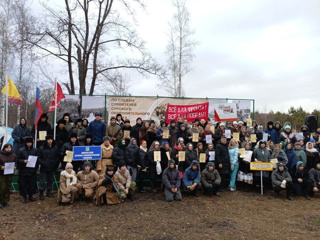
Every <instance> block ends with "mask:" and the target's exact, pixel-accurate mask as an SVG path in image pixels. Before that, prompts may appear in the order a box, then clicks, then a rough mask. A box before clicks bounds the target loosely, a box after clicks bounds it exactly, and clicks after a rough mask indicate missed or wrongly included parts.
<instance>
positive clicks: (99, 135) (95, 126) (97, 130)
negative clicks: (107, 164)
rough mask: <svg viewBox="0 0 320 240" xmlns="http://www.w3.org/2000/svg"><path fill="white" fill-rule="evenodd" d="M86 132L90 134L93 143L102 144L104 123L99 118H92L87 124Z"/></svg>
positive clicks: (104, 131) (104, 129) (104, 130)
mask: <svg viewBox="0 0 320 240" xmlns="http://www.w3.org/2000/svg"><path fill="white" fill-rule="evenodd" d="M88 133H91V134H92V143H93V144H102V143H103V137H104V136H105V135H106V125H105V124H104V122H102V121H101V120H99V121H96V120H93V121H92V122H90V124H89V127H88Z"/></svg>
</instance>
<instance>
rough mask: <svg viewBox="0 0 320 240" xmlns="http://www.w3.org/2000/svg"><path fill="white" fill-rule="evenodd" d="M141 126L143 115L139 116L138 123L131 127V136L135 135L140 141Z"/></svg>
mask: <svg viewBox="0 0 320 240" xmlns="http://www.w3.org/2000/svg"><path fill="white" fill-rule="evenodd" d="M140 128H142V119H141V117H138V118H137V119H136V125H134V126H133V127H132V128H131V131H130V136H131V137H134V138H135V139H137V141H138V142H139V143H140V142H141V140H142V139H140V138H139V131H140Z"/></svg>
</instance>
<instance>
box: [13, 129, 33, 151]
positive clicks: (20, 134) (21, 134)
mask: <svg viewBox="0 0 320 240" xmlns="http://www.w3.org/2000/svg"><path fill="white" fill-rule="evenodd" d="M11 135H12V138H13V139H14V141H13V152H14V154H16V155H17V154H18V152H19V149H20V148H23V147H24V144H25V143H24V140H25V138H26V137H30V136H31V130H30V128H29V127H27V126H25V127H22V126H21V124H19V125H17V126H16V127H15V128H14V129H13V131H12V134H11ZM20 139H22V141H20V142H19V140H20Z"/></svg>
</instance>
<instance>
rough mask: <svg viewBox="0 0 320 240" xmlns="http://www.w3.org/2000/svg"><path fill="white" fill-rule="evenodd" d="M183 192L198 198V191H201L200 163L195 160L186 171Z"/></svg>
mask: <svg viewBox="0 0 320 240" xmlns="http://www.w3.org/2000/svg"><path fill="white" fill-rule="evenodd" d="M182 184H183V191H184V192H186V193H189V194H191V195H193V196H195V197H198V196H199V195H198V194H197V191H200V190H201V183H200V171H199V162H198V161H197V160H193V161H192V163H191V164H190V166H189V167H188V168H187V169H186V171H185V172H184V175H183V179H182Z"/></svg>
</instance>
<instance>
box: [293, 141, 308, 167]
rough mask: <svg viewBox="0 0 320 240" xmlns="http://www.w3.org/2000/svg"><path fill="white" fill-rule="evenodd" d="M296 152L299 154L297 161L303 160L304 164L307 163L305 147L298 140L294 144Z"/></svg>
mask: <svg viewBox="0 0 320 240" xmlns="http://www.w3.org/2000/svg"><path fill="white" fill-rule="evenodd" d="M294 153H295V154H296V155H297V162H303V164H304V166H306V164H307V155H306V153H305V151H303V148H301V144H300V143H299V142H296V143H295V144H294Z"/></svg>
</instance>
